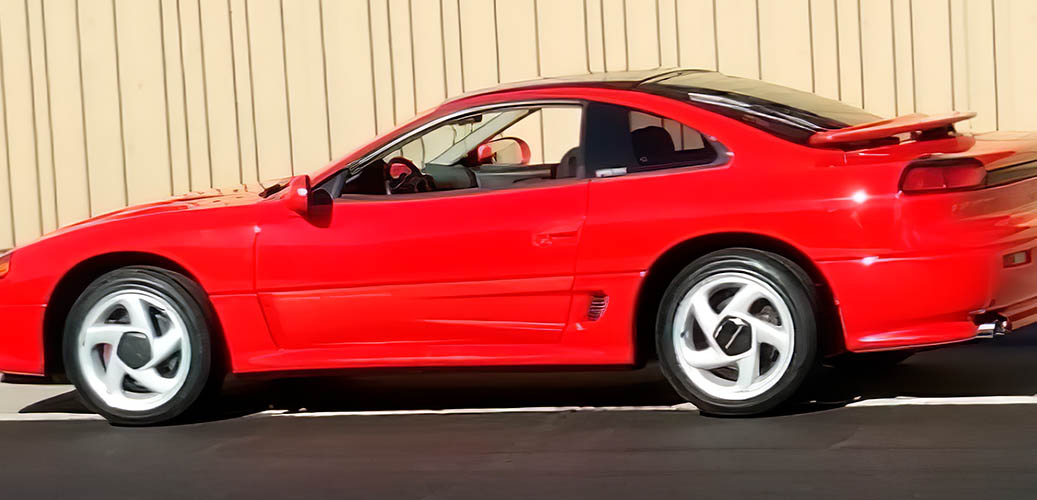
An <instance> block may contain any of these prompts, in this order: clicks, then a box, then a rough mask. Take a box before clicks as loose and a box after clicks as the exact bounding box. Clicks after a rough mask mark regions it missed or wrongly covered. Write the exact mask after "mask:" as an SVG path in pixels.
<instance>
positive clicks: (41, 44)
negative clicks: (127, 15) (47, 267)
mask: <svg viewBox="0 0 1037 500" xmlns="http://www.w3.org/2000/svg"><path fill="white" fill-rule="evenodd" d="M25 4H26V7H27V8H28V11H27V18H26V19H27V21H28V28H29V51H30V64H31V68H32V87H33V89H32V96H33V100H34V102H33V110H34V112H35V113H34V114H35V118H34V120H35V126H36V162H37V172H38V175H39V184H38V185H37V192H38V193H39V204H40V217H41V220H42V222H43V229H42V230H43V232H50V231H53V230H54V229H55V228H57V226H58V221H57V196H56V195H55V188H56V185H55V179H54V139H53V137H52V134H51V127H52V125H51V117H52V116H53V115H52V114H51V110H50V100H51V99H50V88H49V83H48V82H49V80H50V75H49V74H48V68H47V55H48V54H47V40H46V38H45V37H44V33H43V31H44V25H45V24H46V22H45V19H44V17H43V4H42V0H34V1H31V2H30V1H26V2H25Z"/></svg>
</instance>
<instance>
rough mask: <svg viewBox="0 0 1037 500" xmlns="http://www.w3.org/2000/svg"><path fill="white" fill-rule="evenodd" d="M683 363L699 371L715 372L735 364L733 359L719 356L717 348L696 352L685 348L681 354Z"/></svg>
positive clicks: (722, 355)
mask: <svg viewBox="0 0 1037 500" xmlns="http://www.w3.org/2000/svg"><path fill="white" fill-rule="evenodd" d="M682 354H683V357H684V362H686V363H688V364H689V365H691V366H692V367H695V368H698V369H699V370H715V369H717V368H723V367H725V366H731V365H733V364H735V362H736V360H735V358H732V357H731V356H727V355H724V354H721V352H720V350H719V349H718V348H709V349H703V350H701V351H696V350H694V349H691V348H690V347H689V348H686V349H684V350H683V352H682Z"/></svg>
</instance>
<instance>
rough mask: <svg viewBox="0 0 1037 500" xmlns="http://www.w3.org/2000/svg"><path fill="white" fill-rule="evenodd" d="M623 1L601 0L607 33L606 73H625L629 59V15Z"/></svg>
mask: <svg viewBox="0 0 1037 500" xmlns="http://www.w3.org/2000/svg"><path fill="white" fill-rule="evenodd" d="M623 3H624V2H623V0H601V3H600V6H601V15H602V19H601V26H602V30H603V32H604V33H605V42H604V47H605V48H604V50H605V71H625V70H627V69H628V68H629V64H628V58H627V47H628V45H627V36H628V35H627V14H626V9H624V8H623Z"/></svg>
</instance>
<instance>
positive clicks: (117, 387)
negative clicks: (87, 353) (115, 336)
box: [101, 350, 127, 394]
mask: <svg viewBox="0 0 1037 500" xmlns="http://www.w3.org/2000/svg"><path fill="white" fill-rule="evenodd" d="M126 370H127V367H126V365H124V364H123V363H122V361H121V360H120V359H119V356H117V355H116V354H115V352H114V350H113V352H112V355H111V357H110V358H109V359H108V366H107V367H106V368H105V372H104V378H103V379H102V380H101V381H102V382H103V383H104V388H105V389H106V390H107V391H108V394H118V393H121V392H122V380H123V378H125V377H126Z"/></svg>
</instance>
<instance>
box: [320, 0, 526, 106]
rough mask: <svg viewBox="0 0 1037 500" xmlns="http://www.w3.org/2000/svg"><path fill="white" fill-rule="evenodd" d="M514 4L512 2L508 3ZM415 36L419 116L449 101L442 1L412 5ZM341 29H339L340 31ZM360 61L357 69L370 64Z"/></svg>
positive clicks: (419, 2) (412, 31) (412, 28)
mask: <svg viewBox="0 0 1037 500" xmlns="http://www.w3.org/2000/svg"><path fill="white" fill-rule="evenodd" d="M508 3H509V4H510V2H508ZM410 8H411V18H412V19H413V22H412V23H411V35H412V37H413V46H414V82H415V83H416V85H415V92H414V105H415V107H416V108H417V109H418V111H419V112H421V111H423V110H426V109H429V108H431V107H433V106H435V105H437V104H439V103H440V102H441V101H442V100H443V99H445V98H446V96H447V93H446V78H445V77H446V74H445V72H444V67H443V30H442V26H443V23H442V19H440V17H439V16H440V10H439V2H438V1H424V2H423V1H418V2H413V1H412V2H411V4H410ZM336 29H338V28H336ZM367 62H368V61H367V59H366V58H365V59H363V60H358V61H356V63H355V64H354V65H352V66H353V67H356V66H359V65H362V64H366V63H367Z"/></svg>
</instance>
